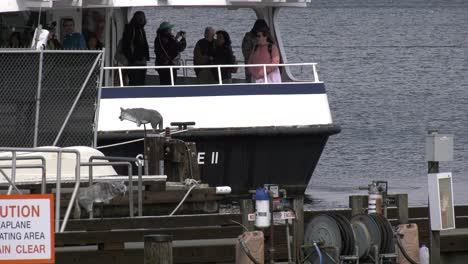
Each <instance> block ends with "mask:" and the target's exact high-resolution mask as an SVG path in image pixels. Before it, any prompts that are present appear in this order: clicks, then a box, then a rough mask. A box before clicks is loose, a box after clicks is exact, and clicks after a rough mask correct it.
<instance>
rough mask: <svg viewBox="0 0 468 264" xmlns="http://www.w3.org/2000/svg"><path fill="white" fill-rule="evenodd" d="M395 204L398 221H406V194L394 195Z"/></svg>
mask: <svg viewBox="0 0 468 264" xmlns="http://www.w3.org/2000/svg"><path fill="white" fill-rule="evenodd" d="M396 206H397V208H398V221H399V222H400V224H407V223H408V194H407V193H403V194H397V195H396Z"/></svg>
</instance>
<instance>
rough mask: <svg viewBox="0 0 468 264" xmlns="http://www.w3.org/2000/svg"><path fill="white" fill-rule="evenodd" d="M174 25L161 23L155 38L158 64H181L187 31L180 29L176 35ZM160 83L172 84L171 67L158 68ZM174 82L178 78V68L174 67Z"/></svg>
mask: <svg viewBox="0 0 468 264" xmlns="http://www.w3.org/2000/svg"><path fill="white" fill-rule="evenodd" d="M173 27H174V25H172V24H171V23H169V22H167V21H164V22H162V23H161V25H159V28H158V31H157V34H156V38H155V39H154V53H155V54H156V66H170V65H180V53H181V52H182V51H184V50H185V47H187V41H186V40H185V32H183V31H179V32H177V34H176V35H175V36H174V35H172V28H173ZM158 73H159V83H160V84H161V85H171V71H170V70H169V69H158ZM172 74H173V77H174V84H175V83H176V79H177V69H175V68H173V69H172Z"/></svg>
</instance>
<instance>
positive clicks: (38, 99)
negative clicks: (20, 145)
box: [33, 50, 44, 147]
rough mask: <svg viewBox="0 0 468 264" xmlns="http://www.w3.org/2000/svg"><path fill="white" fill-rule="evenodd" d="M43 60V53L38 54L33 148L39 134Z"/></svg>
mask: <svg viewBox="0 0 468 264" xmlns="http://www.w3.org/2000/svg"><path fill="white" fill-rule="evenodd" d="M43 60H44V52H43V51H42V50H41V51H40V53H39V72H38V76H37V94H36V119H35V121H34V142H33V147H37V140H38V134H39V109H40V106H41V89H42V62H43Z"/></svg>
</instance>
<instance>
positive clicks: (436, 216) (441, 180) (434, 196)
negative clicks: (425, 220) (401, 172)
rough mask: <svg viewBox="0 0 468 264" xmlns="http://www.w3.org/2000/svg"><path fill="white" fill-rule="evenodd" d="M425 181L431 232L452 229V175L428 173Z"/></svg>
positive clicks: (447, 173) (448, 173) (453, 213)
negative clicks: (426, 181) (426, 183)
mask: <svg viewBox="0 0 468 264" xmlns="http://www.w3.org/2000/svg"><path fill="white" fill-rule="evenodd" d="M427 179H428V192H429V211H430V216H431V230H434V231H436V230H447V229H454V228H455V210H454V203H453V186H452V173H450V172H445V173H430V174H428V177H427Z"/></svg>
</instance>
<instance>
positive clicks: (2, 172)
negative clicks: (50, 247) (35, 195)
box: [0, 169, 23, 194]
mask: <svg viewBox="0 0 468 264" xmlns="http://www.w3.org/2000/svg"><path fill="white" fill-rule="evenodd" d="M0 173H1V174H2V175H3V177H4V178H5V180H7V182H8V183H9V184H10V186H13V188H15V190H16V191H17V192H18V193H19V194H23V193H22V192H21V191H20V190H19V189H18V187H16V185H15V184H14V183H13V182H12V181H11V180H10V178H9V177H8V175H6V173H5V172H4V171H3V170H2V169H0Z"/></svg>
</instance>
